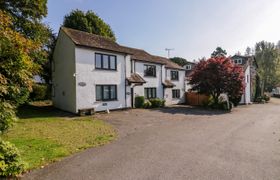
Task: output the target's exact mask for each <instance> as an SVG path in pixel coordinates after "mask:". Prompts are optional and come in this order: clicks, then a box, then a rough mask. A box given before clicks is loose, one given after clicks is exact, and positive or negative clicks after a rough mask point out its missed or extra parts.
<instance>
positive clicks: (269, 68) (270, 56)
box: [255, 41, 280, 94]
mask: <svg viewBox="0 0 280 180" xmlns="http://www.w3.org/2000/svg"><path fill="white" fill-rule="evenodd" d="M255 57H256V61H257V63H258V66H259V68H258V73H259V75H260V85H261V94H263V93H264V91H271V90H272V89H273V88H274V87H275V85H276V84H278V83H279V81H280V74H279V72H280V61H279V60H280V53H279V50H278V49H277V46H275V44H274V43H270V42H265V41H261V42H259V43H257V44H256V46H255Z"/></svg>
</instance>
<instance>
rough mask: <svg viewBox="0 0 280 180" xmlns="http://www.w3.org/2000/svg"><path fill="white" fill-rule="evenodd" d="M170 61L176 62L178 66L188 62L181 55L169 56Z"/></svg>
mask: <svg viewBox="0 0 280 180" xmlns="http://www.w3.org/2000/svg"><path fill="white" fill-rule="evenodd" d="M170 60H171V61H173V62H174V63H176V64H178V65H179V66H184V65H186V64H187V63H188V61H187V60H186V59H184V58H181V57H173V58H170Z"/></svg>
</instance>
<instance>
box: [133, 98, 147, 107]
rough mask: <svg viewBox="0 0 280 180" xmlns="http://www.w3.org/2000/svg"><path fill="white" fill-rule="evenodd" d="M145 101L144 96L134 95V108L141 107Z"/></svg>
mask: <svg viewBox="0 0 280 180" xmlns="http://www.w3.org/2000/svg"><path fill="white" fill-rule="evenodd" d="M144 103H145V97H144V96H136V97H135V107H136V108H143V107H144Z"/></svg>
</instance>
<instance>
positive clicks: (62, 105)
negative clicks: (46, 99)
mask: <svg viewBox="0 0 280 180" xmlns="http://www.w3.org/2000/svg"><path fill="white" fill-rule="evenodd" d="M53 57H54V58H53V59H54V60H53V64H52V71H53V72H52V82H53V89H52V91H53V92H52V100H53V104H54V106H55V107H57V108H59V109H62V110H65V111H69V112H73V113H75V112H76V98H75V97H76V88H75V84H76V83H75V78H74V76H73V75H74V73H75V45H74V43H73V42H72V41H71V39H70V38H69V37H68V36H67V35H66V34H64V32H63V31H61V32H60V35H59V36H58V40H57V43H56V46H55V50H54V55H53Z"/></svg>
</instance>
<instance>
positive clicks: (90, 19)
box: [63, 9, 116, 41]
mask: <svg viewBox="0 0 280 180" xmlns="http://www.w3.org/2000/svg"><path fill="white" fill-rule="evenodd" d="M63 26H65V27H68V28H72V29H77V30H80V31H85V32H88V33H92V34H97V35H100V36H104V37H107V38H110V39H112V40H114V41H116V37H115V34H114V32H113V30H112V29H111V27H110V26H109V25H108V24H106V23H105V22H104V21H103V20H102V19H101V18H100V17H99V16H98V15H97V14H95V13H94V12H93V11H87V12H83V11H81V10H78V9H76V10H73V11H71V12H70V14H68V15H66V16H65V17H64V22H63Z"/></svg>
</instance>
